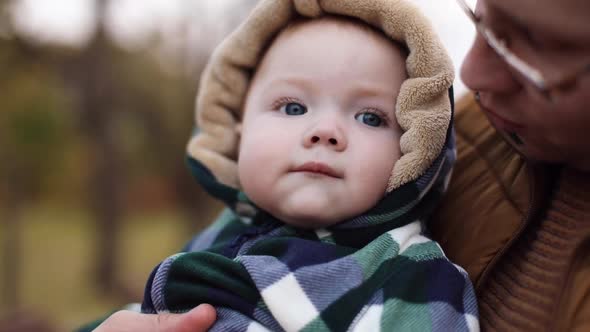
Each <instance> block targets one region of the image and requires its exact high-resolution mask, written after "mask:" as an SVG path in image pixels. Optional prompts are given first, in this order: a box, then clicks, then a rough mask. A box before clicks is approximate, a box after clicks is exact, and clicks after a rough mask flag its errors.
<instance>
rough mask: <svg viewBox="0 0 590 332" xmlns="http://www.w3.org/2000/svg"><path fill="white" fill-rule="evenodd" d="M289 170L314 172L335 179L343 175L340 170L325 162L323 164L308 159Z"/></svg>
mask: <svg viewBox="0 0 590 332" xmlns="http://www.w3.org/2000/svg"><path fill="white" fill-rule="evenodd" d="M291 172H306V173H315V174H321V175H326V176H329V177H333V178H337V179H341V178H342V177H343V174H342V173H341V172H339V171H337V170H335V169H334V168H332V167H330V166H328V165H327V164H324V163H321V162H316V161H310V162H306V163H304V164H301V165H299V166H297V167H295V168H293V169H292V170H291Z"/></svg>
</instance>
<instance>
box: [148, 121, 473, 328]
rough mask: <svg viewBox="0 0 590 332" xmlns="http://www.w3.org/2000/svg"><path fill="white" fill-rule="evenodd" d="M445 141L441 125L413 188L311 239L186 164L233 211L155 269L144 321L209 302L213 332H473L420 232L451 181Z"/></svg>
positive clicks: (454, 284) (459, 273)
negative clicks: (434, 151) (438, 142)
mask: <svg viewBox="0 0 590 332" xmlns="http://www.w3.org/2000/svg"><path fill="white" fill-rule="evenodd" d="M452 135H453V134H452V129H451V128H449V133H448V135H447V136H448V137H447V141H446V143H445V148H444V149H443V151H442V152H441V153H440V155H439V156H438V158H437V159H436V161H435V162H434V163H433V164H432V165H431V167H430V168H429V169H428V170H427V171H426V172H425V174H424V175H422V176H421V177H420V178H419V179H418V180H416V181H414V182H411V183H408V184H406V185H403V186H402V187H400V188H398V189H396V190H394V191H393V192H391V193H389V194H388V195H386V196H385V197H384V198H383V199H382V200H381V201H380V202H379V203H378V204H377V206H375V207H374V208H372V209H371V210H370V211H368V212H367V213H366V214H364V215H361V216H358V217H356V218H354V219H352V220H348V221H345V222H343V223H340V224H337V225H334V226H332V227H329V228H326V229H317V230H306V229H298V228H295V227H292V226H289V225H286V224H284V223H282V222H281V221H280V220H276V219H275V218H274V217H272V216H271V215H269V214H267V213H265V212H264V211H261V210H258V209H257V208H256V207H255V206H254V205H252V204H251V203H250V202H249V201H248V199H247V197H245V196H244V195H243V193H241V192H239V191H237V190H235V189H233V188H231V187H227V186H225V185H223V184H221V183H219V182H218V181H216V180H215V178H214V177H213V175H212V174H211V172H209V170H208V169H207V168H206V167H205V166H204V165H203V164H201V163H200V162H198V161H197V160H194V159H191V158H190V157H189V159H188V163H189V166H190V167H191V169H192V171H193V173H194V174H195V176H196V177H197V179H198V180H199V181H200V182H201V184H202V185H203V186H204V187H205V188H206V189H207V190H208V191H209V192H210V193H211V194H213V195H214V196H216V197H218V198H220V199H222V200H224V201H225V202H226V204H227V205H228V206H229V209H227V210H226V211H224V213H223V214H222V215H221V216H220V218H219V219H218V220H217V221H216V222H215V223H214V224H212V225H211V226H210V227H209V228H208V229H206V230H205V231H204V232H202V233H201V234H200V235H198V236H197V237H196V238H194V239H193V240H192V241H191V242H190V243H189V244H188V245H187V247H186V248H185V252H182V253H178V254H175V255H173V256H171V257H169V258H167V259H166V260H164V261H163V262H162V263H160V264H159V265H158V266H157V267H156V268H155V270H154V271H153V272H152V274H151V276H150V278H149V280H148V283H147V286H146V290H145V297H144V302H143V304H142V312H145V313H162V312H185V311H188V310H190V309H191V308H193V307H195V306H197V305H198V304H200V303H210V304H212V305H214V306H215V307H216V309H217V314H218V319H217V322H216V323H215V324H214V326H213V327H212V329H211V331H267V330H273V331H376V330H384V331H391V330H404V331H405V330H418V331H427V330H438V331H449V330H451V331H459V330H463V331H467V330H469V331H474V330H478V329H479V323H478V318H477V304H476V299H475V295H474V292H473V288H472V285H471V283H470V281H469V278H468V277H467V274H466V272H465V271H464V270H463V269H461V268H460V267H458V266H456V265H454V264H452V263H451V262H450V261H449V260H447V258H446V257H445V256H444V254H443V252H442V250H441V248H440V247H439V246H438V244H437V243H436V242H434V241H432V240H430V239H429V238H428V237H427V236H426V235H425V229H424V221H425V219H426V218H427V217H428V216H429V215H430V213H431V212H432V210H433V208H434V206H435V204H436V202H437V201H438V199H439V197H440V196H441V195H442V193H443V192H444V190H445V189H446V185H447V182H448V179H449V177H450V170H451V165H452V163H453V161H454V159H455V149H454V146H453V144H454V141H453V139H452Z"/></svg>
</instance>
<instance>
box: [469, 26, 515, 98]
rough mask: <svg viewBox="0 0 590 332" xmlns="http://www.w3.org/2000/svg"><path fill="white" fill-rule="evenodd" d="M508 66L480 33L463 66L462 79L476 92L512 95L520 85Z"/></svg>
mask: <svg viewBox="0 0 590 332" xmlns="http://www.w3.org/2000/svg"><path fill="white" fill-rule="evenodd" d="M508 66H509V65H508V64H507V63H506V62H505V61H504V60H503V59H502V58H501V57H500V55H498V53H496V51H494V50H493V49H492V48H491V47H490V46H489V45H488V43H487V42H486V41H485V39H484V38H483V37H482V36H481V35H480V34H479V33H478V34H477V36H476V38H475V41H474V42H473V45H471V48H470V49H469V52H468V53H467V55H466V56H465V59H464V60H463V64H462V65H461V79H462V80H463V83H465V85H466V86H467V87H468V88H470V89H471V90H474V91H482V92H493V93H510V92H513V91H516V90H518V89H519V88H520V83H519V82H518V81H517V80H516V79H515V77H514V75H513V73H512V71H511V70H510V68H509V67H508Z"/></svg>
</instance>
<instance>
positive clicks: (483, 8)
mask: <svg viewBox="0 0 590 332" xmlns="http://www.w3.org/2000/svg"><path fill="white" fill-rule="evenodd" d="M475 12H476V16H478V17H479V18H480V20H481V22H482V25H483V26H485V27H487V28H489V29H490V30H491V31H493V32H494V33H495V34H496V35H497V36H498V37H499V38H500V39H503V40H505V41H506V43H507V46H508V48H509V49H511V50H513V51H514V53H516V54H518V55H519V56H520V57H521V58H522V59H523V60H525V61H527V62H529V64H531V65H533V66H535V67H537V68H538V69H539V70H540V71H541V72H542V73H543V74H548V76H550V77H559V75H561V74H566V73H571V72H575V71H576V70H577V69H579V68H581V67H582V66H583V65H590V20H589V18H590V1H588V0H479V1H478V3H477V6H476V10H475ZM461 76H462V79H463V81H464V82H465V84H466V85H467V86H468V87H469V88H471V89H472V90H474V91H478V92H479V96H480V98H479V99H480V104H481V106H482V110H483V111H484V112H485V113H486V115H488V118H489V119H490V121H491V122H492V124H493V125H494V126H495V127H496V128H498V129H499V130H501V131H503V132H504V133H507V134H509V135H508V136H509V137H512V139H513V141H514V142H516V144H515V146H517V148H518V149H519V150H520V151H521V152H522V153H523V154H524V155H526V156H527V157H528V158H530V159H531V160H537V161H544V162H554V163H565V164H569V165H571V166H573V167H576V168H579V169H584V170H590V106H589V104H590V72H588V71H586V72H585V73H584V74H581V75H579V76H578V79H577V81H576V82H575V84H567V85H562V87H561V88H560V89H559V91H558V92H557V93H556V94H555V95H554V100H553V102H551V101H549V100H547V99H546V98H545V97H544V96H543V95H542V94H540V93H539V92H538V90H537V89H536V88H535V87H534V86H533V84H531V83H530V81H529V80H527V79H526V78H525V77H524V76H523V75H522V74H520V73H518V72H517V71H516V70H514V69H513V68H512V67H511V66H510V65H508V64H507V63H506V62H505V61H504V60H503V58H502V57H500V56H499V55H498V54H497V53H496V52H495V51H494V50H493V49H492V48H490V46H489V45H488V43H487V42H486V40H485V39H484V38H483V37H482V36H481V35H480V34H478V36H477V37H476V39H475V42H474V44H473V46H472V48H471V50H470V51H469V53H468V55H467V57H466V59H465V62H464V63H463V66H462V68H461Z"/></svg>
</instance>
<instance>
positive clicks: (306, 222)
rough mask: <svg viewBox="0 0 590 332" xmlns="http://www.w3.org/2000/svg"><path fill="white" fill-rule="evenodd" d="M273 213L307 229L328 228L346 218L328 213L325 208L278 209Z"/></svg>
mask: <svg viewBox="0 0 590 332" xmlns="http://www.w3.org/2000/svg"><path fill="white" fill-rule="evenodd" d="M271 214H272V215H273V216H275V217H276V218H277V219H279V220H281V221H282V222H284V223H285V224H287V225H291V226H295V227H298V228H305V229H319V228H326V227H329V226H332V225H336V224H338V223H340V222H342V221H344V220H345V219H346V218H345V217H343V216H340V215H336V214H330V213H327V211H326V210H325V209H324V210H323V211H313V210H309V209H307V210H306V211H301V210H300V209H299V210H297V211H276V212H274V213H273V212H271Z"/></svg>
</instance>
